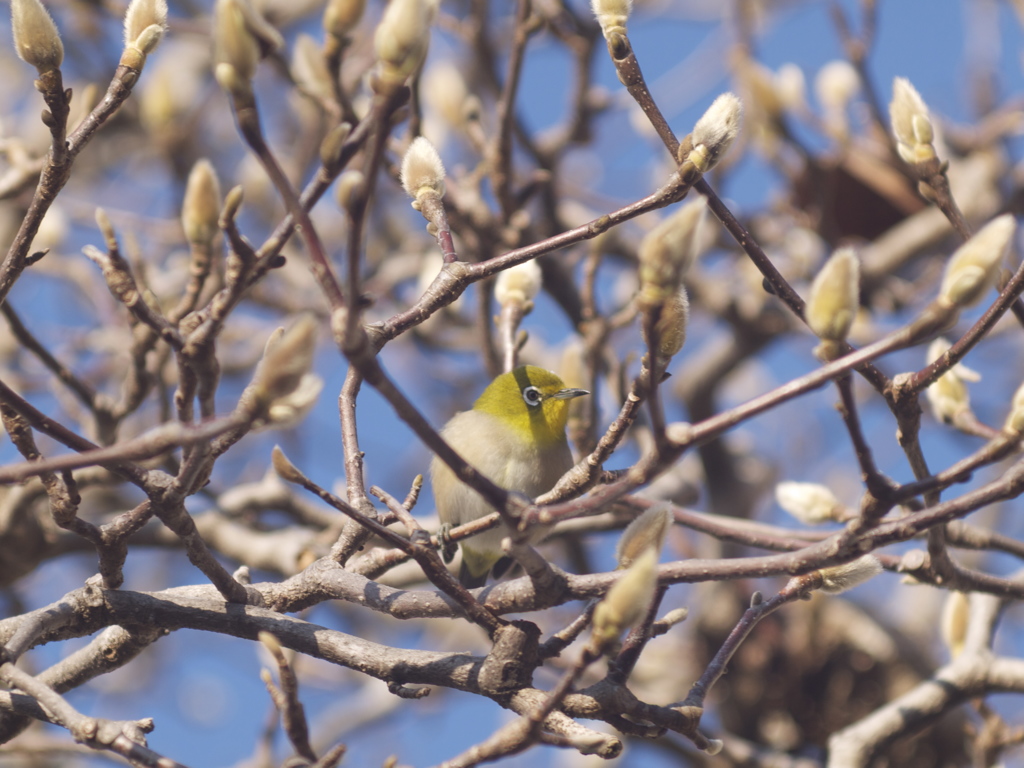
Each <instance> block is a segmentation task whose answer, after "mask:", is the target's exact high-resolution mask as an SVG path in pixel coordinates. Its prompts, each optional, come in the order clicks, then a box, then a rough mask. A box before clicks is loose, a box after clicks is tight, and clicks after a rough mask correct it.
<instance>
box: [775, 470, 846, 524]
mask: <svg viewBox="0 0 1024 768" xmlns="http://www.w3.org/2000/svg"><path fill="white" fill-rule="evenodd" d="M775 501H776V502H778V504H779V506H780V507H782V509H784V510H785V511H786V512H788V513H789V514H791V515H792V516H793V517H795V518H796V519H797V520H799V521H800V522H802V523H807V524H808V525H818V524H819V523H826V522H829V521H831V520H838V519H839V514H840V512H842V509H843V505H842V504H840V503H839V499H837V498H836V497H835V494H833V493H832V491H831V490H829V489H828V488H827V487H826V486H824V485H821V484H820V483H796V482H793V481H787V482H784V483H779V484H778V485H777V486H775Z"/></svg>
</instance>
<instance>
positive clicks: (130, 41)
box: [124, 0, 167, 54]
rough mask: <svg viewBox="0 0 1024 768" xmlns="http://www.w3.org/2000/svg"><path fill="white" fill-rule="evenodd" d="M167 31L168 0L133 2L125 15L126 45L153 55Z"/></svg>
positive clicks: (139, 0)
mask: <svg viewBox="0 0 1024 768" xmlns="http://www.w3.org/2000/svg"><path fill="white" fill-rule="evenodd" d="M166 31H167V0H132V1H131V2H130V3H129V4H128V10H127V11H126V12H125V14H124V45H125V47H126V48H135V49H137V50H138V51H140V52H141V53H143V54H147V53H152V52H153V50H154V49H155V48H156V46H157V44H158V43H159V42H160V40H161V39H162V38H163V36H164V32H166Z"/></svg>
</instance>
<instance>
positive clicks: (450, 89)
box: [420, 59, 469, 130]
mask: <svg viewBox="0 0 1024 768" xmlns="http://www.w3.org/2000/svg"><path fill="white" fill-rule="evenodd" d="M420 93H421V94H423V101H424V103H425V104H426V105H427V106H428V107H429V108H430V109H431V110H432V111H434V112H436V113H437V114H438V115H440V116H441V118H442V119H443V120H444V121H445V122H446V123H448V125H450V126H451V127H453V128H457V129H460V130H461V128H462V127H463V125H464V124H465V122H466V119H465V117H466V115H465V107H466V98H467V97H468V96H469V90H468V89H467V87H466V80H465V79H464V78H463V76H462V72H461V71H460V70H459V68H458V67H457V66H455V64H454V63H453V62H452V61H451V60H450V59H445V60H444V61H440V62H437V63H436V64H433V63H432V64H431V65H430V67H429V68H427V70H426V71H425V72H424V73H423V77H421V78H420Z"/></svg>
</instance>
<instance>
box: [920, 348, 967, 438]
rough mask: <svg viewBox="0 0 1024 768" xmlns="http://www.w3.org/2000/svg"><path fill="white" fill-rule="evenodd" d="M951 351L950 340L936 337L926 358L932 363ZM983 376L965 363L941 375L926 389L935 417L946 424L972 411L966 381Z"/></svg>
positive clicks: (954, 421)
mask: <svg viewBox="0 0 1024 768" xmlns="http://www.w3.org/2000/svg"><path fill="white" fill-rule="evenodd" d="M948 351H949V342H948V341H946V340H945V339H942V338H939V339H935V341H933V342H932V343H931V344H929V345H928V352H927V354H926V357H925V359H926V360H927V361H928V364H929V365H931V364H932V363H934V362H935V361H936V360H938V359H939V358H940V357H942V356H943V355H944V354H946V352H948ZM980 379H981V377H980V376H979V375H978V374H977V373H975V372H974V371H972V370H971V369H969V368H967V367H966V366H963V365H959V364H957V365H954V366H953V367H952V368H950V369H949V370H948V371H946V372H945V373H944V374H942V375H941V376H939V378H938V379H936V380H935V382H934V383H932V384H931V385H930V386H929V387H928V388H927V389H926V390H925V391H924V394H925V396H926V397H927V398H928V403H929V404H930V405H931V407H932V413H933V414H934V415H935V418H936V419H938V420H939V421H941V422H943V423H945V424H955V423H956V421H957V420H958V419H959V418H960V417H961V416H963V415H964V414H967V413H970V412H971V398H970V395H969V394H968V392H967V385H966V384H965V383H964V382H965V381H979V380H980Z"/></svg>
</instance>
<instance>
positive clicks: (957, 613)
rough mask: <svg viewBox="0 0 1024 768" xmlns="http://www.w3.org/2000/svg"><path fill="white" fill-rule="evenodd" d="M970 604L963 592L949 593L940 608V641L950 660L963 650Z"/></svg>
mask: <svg viewBox="0 0 1024 768" xmlns="http://www.w3.org/2000/svg"><path fill="white" fill-rule="evenodd" d="M970 607H971V606H970V602H969V601H968V599H967V595H965V594H964V593H963V592H958V591H954V592H950V593H949V596H948V597H947V598H946V602H945V604H944V605H943V606H942V619H941V621H940V625H941V628H942V640H943V642H944V643H945V644H946V647H947V648H949V655H950V657H951V658H954V659H955V658H956V657H957V656H959V655H960V653H961V651H963V649H964V642H965V641H966V640H967V622H968V621H969V619H970Z"/></svg>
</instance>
